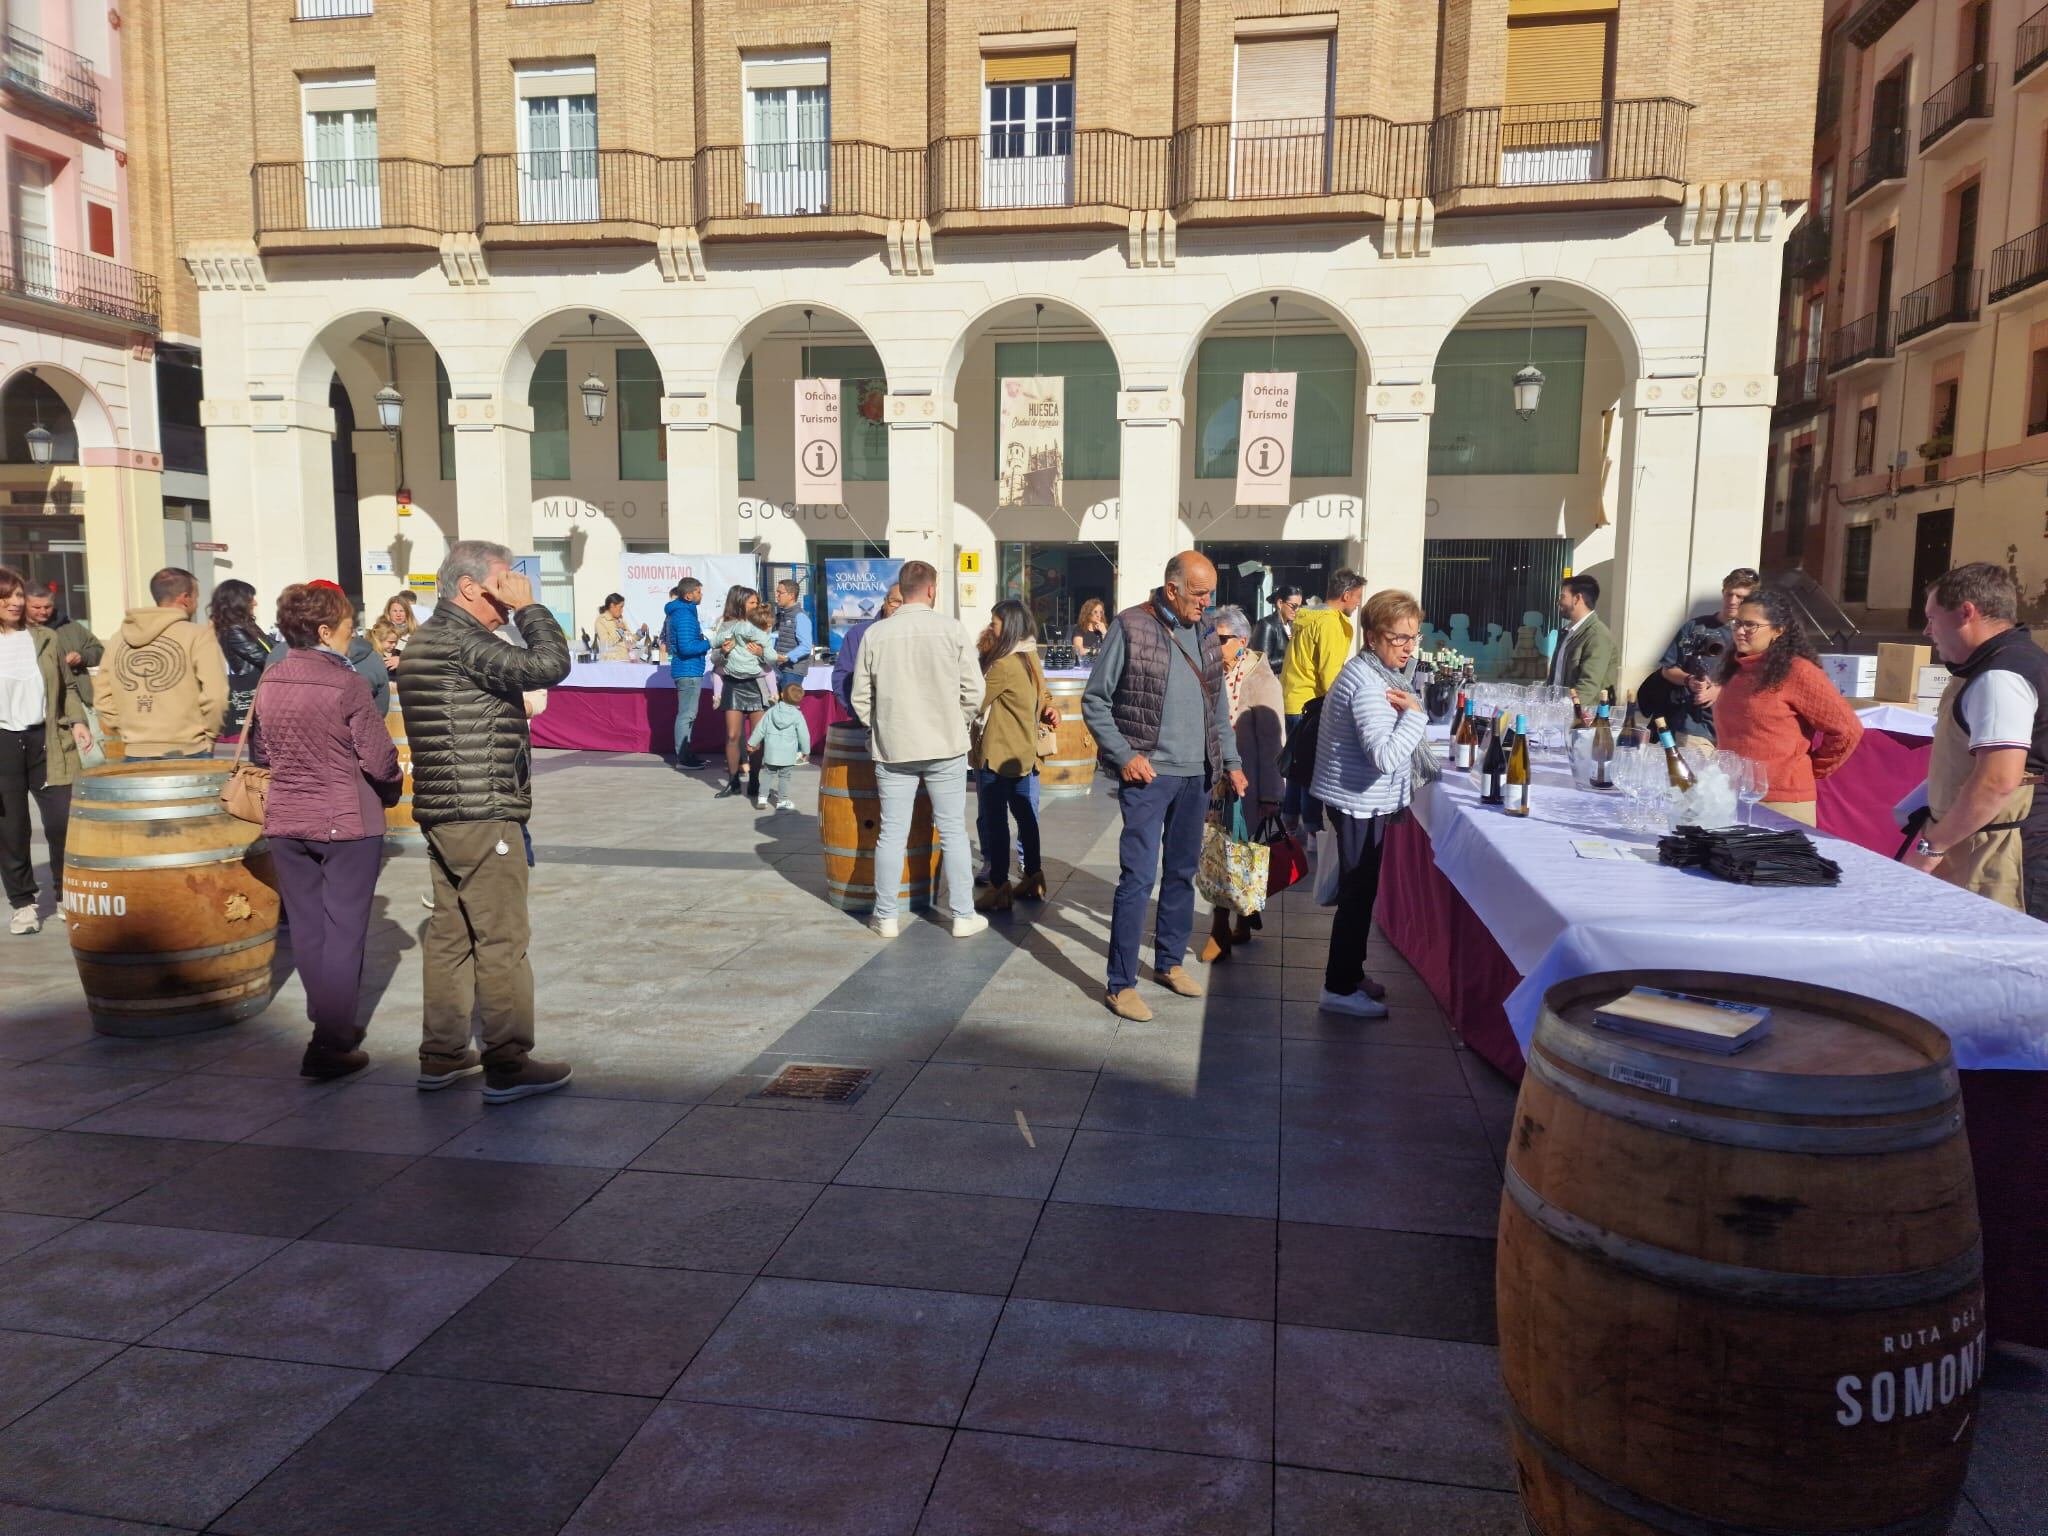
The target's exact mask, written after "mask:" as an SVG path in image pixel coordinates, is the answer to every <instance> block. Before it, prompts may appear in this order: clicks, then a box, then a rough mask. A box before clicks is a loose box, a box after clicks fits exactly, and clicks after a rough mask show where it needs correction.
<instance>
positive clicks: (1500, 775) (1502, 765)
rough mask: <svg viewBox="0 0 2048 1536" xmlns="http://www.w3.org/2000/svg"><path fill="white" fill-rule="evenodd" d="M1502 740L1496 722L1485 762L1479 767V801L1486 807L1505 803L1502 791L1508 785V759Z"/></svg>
mask: <svg viewBox="0 0 2048 1536" xmlns="http://www.w3.org/2000/svg"><path fill="white" fill-rule="evenodd" d="M1500 738H1501V733H1500V727H1499V724H1498V722H1496V723H1495V727H1494V730H1493V733H1492V735H1490V736H1489V737H1488V738H1487V742H1486V757H1485V760H1484V761H1483V762H1481V764H1480V765H1479V799H1480V803H1481V804H1484V805H1500V804H1502V803H1503V795H1502V790H1503V789H1504V788H1505V787H1506V785H1507V777H1508V757H1507V749H1506V747H1505V746H1504V745H1503V744H1502V742H1501V739H1500Z"/></svg>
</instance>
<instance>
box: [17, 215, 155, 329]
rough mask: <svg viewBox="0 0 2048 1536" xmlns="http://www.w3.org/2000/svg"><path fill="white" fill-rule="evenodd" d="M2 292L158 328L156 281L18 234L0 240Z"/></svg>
mask: <svg viewBox="0 0 2048 1536" xmlns="http://www.w3.org/2000/svg"><path fill="white" fill-rule="evenodd" d="M0 292H6V293H16V294H21V295H23V296H25V297H27V298H31V299H41V300H43V301H44V302H45V303H49V304H61V305H63V306H64V307H65V308H66V309H76V310H83V311H85V312H86V313H88V314H95V315H105V316H107V317H108V318H109V319H113V320H121V321H125V322H126V323H127V324H129V325H132V326H135V327H137V328H138V329H141V330H148V331H154V330H155V329H157V324H158V309H157V289H156V279H155V278H153V277H151V276H150V275H149V274H148V273H147V272H137V271H136V270H135V269H134V268H132V267H123V266H119V265H117V264H116V263H114V262H111V261H108V260H106V259H104V258H103V257H99V256H88V255H86V254H84V253H83V252H80V251H65V250H60V249H58V248H57V247H56V246H54V245H46V244H44V243H43V242H42V241H40V240H30V239H26V238H24V237H23V236H20V235H14V236H10V237H8V238H7V239H5V240H4V241H0Z"/></svg>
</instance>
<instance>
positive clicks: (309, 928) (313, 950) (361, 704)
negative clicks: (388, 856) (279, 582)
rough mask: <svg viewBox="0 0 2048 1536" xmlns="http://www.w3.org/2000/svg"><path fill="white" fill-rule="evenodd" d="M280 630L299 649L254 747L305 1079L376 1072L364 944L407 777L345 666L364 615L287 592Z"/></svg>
mask: <svg viewBox="0 0 2048 1536" xmlns="http://www.w3.org/2000/svg"><path fill="white" fill-rule="evenodd" d="M277 627H278V629H279V630H281V631H282V632H283V634H284V638H285V642H286V643H287V644H288V645H289V646H290V647H291V653H290V654H289V655H288V656H286V657H285V658H284V660H282V661H280V662H278V663H277V664H276V665H275V666H273V667H271V668H270V670H269V671H267V672H265V673H264V674H263V682H262V685H261V686H260V687H259V688H258V689H257V691H256V703H255V708H254V709H253V711H252V712H251V714H252V719H253V721H254V725H253V734H252V737H251V742H250V748H249V751H250V755H251V756H252V757H253V758H254V759H255V760H256V761H257V762H258V763H260V764H264V765H266V766H268V767H269V769H270V799H269V804H268V807H267V809H266V810H265V812H264V816H263V833H264V836H265V837H266V838H268V839H269V842H270V853H271V858H272V859H273V861H274V862H275V864H276V866H277V883H278V888H279V893H280V894H281V895H282V896H283V897H284V910H285V916H286V918H287V919H288V920H289V921H290V923H291V934H292V956H293V959H294V960H295V962H296V963H297V965H298V970H299V977H300V979H301V980H302V981H303V982H304V983H305V987H306V1012H307V1014H308V1016H310V1017H311V1019H312V1021H313V1039H312V1041H311V1043H309V1044H308V1045H307V1047H306V1054H305V1058H304V1059H303V1060H302V1061H301V1062H300V1064H299V1072H300V1074H301V1075H302V1076H305V1077H312V1078H322V1079H325V1078H334V1077H345V1076H347V1075H348V1074H349V1073H351V1072H360V1071H361V1070H362V1069H363V1068H364V1067H366V1066H368V1065H369V1064H370V1057H369V1053H368V1052H367V1051H364V1050H361V1049H359V1047H360V1046H361V1044H362V1039H363V1030H362V1028H361V1026H360V1025H358V1024H357V1022H356V1007H357V1002H358V999H359V998H360V995H361V992H362V980H363V945H364V941H365V939H366V938H367V936H368V934H369V929H370V899H371V897H372V896H373V895H374V894H375V892H376V889H377V869H378V865H379V862H380V860H381V857H382V854H383V851H384V808H385V807H386V806H388V805H396V804H397V803H398V796H399V792H400V789H401V786H402V783H403V780H402V778H401V776H400V773H399V767H398V750H397V748H396V747H394V746H393V745H392V742H391V733H390V731H389V729H388V728H387V727H386V725H385V722H384V712H383V711H382V710H380V709H378V708H377V705H376V701H375V700H374V699H373V698H372V697H371V694H370V685H369V684H368V683H366V682H364V681H363V678H362V675H361V674H360V673H358V672H357V671H356V670H355V668H354V667H352V666H351V665H350V664H349V660H348V643H349V640H350V638H351V637H352V636H353V635H354V634H355V629H356V616H355V610H354V609H353V608H351V607H350V606H349V601H348V598H347V597H346V596H345V595H343V593H342V590H341V588H340V587H337V586H336V585H334V583H332V582H328V581H316V582H312V583H310V584H308V585H304V586H290V587H286V588H285V589H284V592H283V594H282V595H281V596H279V598H278V600H277Z"/></svg>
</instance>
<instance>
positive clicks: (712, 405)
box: [662, 389, 740, 555]
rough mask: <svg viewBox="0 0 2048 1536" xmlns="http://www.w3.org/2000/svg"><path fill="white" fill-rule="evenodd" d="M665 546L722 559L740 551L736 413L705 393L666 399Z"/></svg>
mask: <svg viewBox="0 0 2048 1536" xmlns="http://www.w3.org/2000/svg"><path fill="white" fill-rule="evenodd" d="M662 410H663V416H664V419H665V420H666V422H667V424H668V547H669V548H670V549H671V550H674V551H675V552H676V553H678V554H692V555H696V554H703V555H725V554H733V553H736V552H737V551H738V549H739V547H740V534H739V500H740V408H739V406H738V405H737V404H733V405H726V404H723V403H721V402H720V401H719V400H718V399H717V397H716V396H715V395H714V394H713V392H712V391H711V390H709V389H705V390H703V391H701V392H699V391H685V392H683V393H682V394H676V395H670V396H669V397H668V398H667V399H666V400H664V401H663V402H662Z"/></svg>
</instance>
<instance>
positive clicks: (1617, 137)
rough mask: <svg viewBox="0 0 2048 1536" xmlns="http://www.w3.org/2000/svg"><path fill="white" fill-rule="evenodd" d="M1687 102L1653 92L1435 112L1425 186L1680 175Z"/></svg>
mask: <svg viewBox="0 0 2048 1536" xmlns="http://www.w3.org/2000/svg"><path fill="white" fill-rule="evenodd" d="M1691 113H1692V104H1691V103H1690V102H1684V101H1679V100H1677V99H1676V98H1674V97H1669V96H1659V97H1651V98H1648V99H1644V100H1637V101H1582V102H1553V103H1547V104H1537V105H1525V106H1512V107H1468V108H1465V109H1464V110H1463V111H1458V112H1450V113H1446V114H1445V115H1444V116H1442V117H1440V118H1438V119H1437V120H1436V123H1435V131H1434V133H1433V134H1432V136H1431V137H1432V143H1431V146H1430V177H1429V182H1430V188H1429V189H1430V192H1431V194H1432V195H1433V196H1435V197H1437V198H1439V199H1441V198H1443V197H1446V196H1449V195H1451V194H1453V193H1456V192H1461V191H1465V190H1469V189H1473V188H1481V187H1515V188H1525V187H1557V186H1570V185H1574V184H1586V183H1596V182H1631V181H1671V182H1683V181H1684V180H1685V149H1686V123H1687V119H1688V118H1689V117H1690V115H1691Z"/></svg>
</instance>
